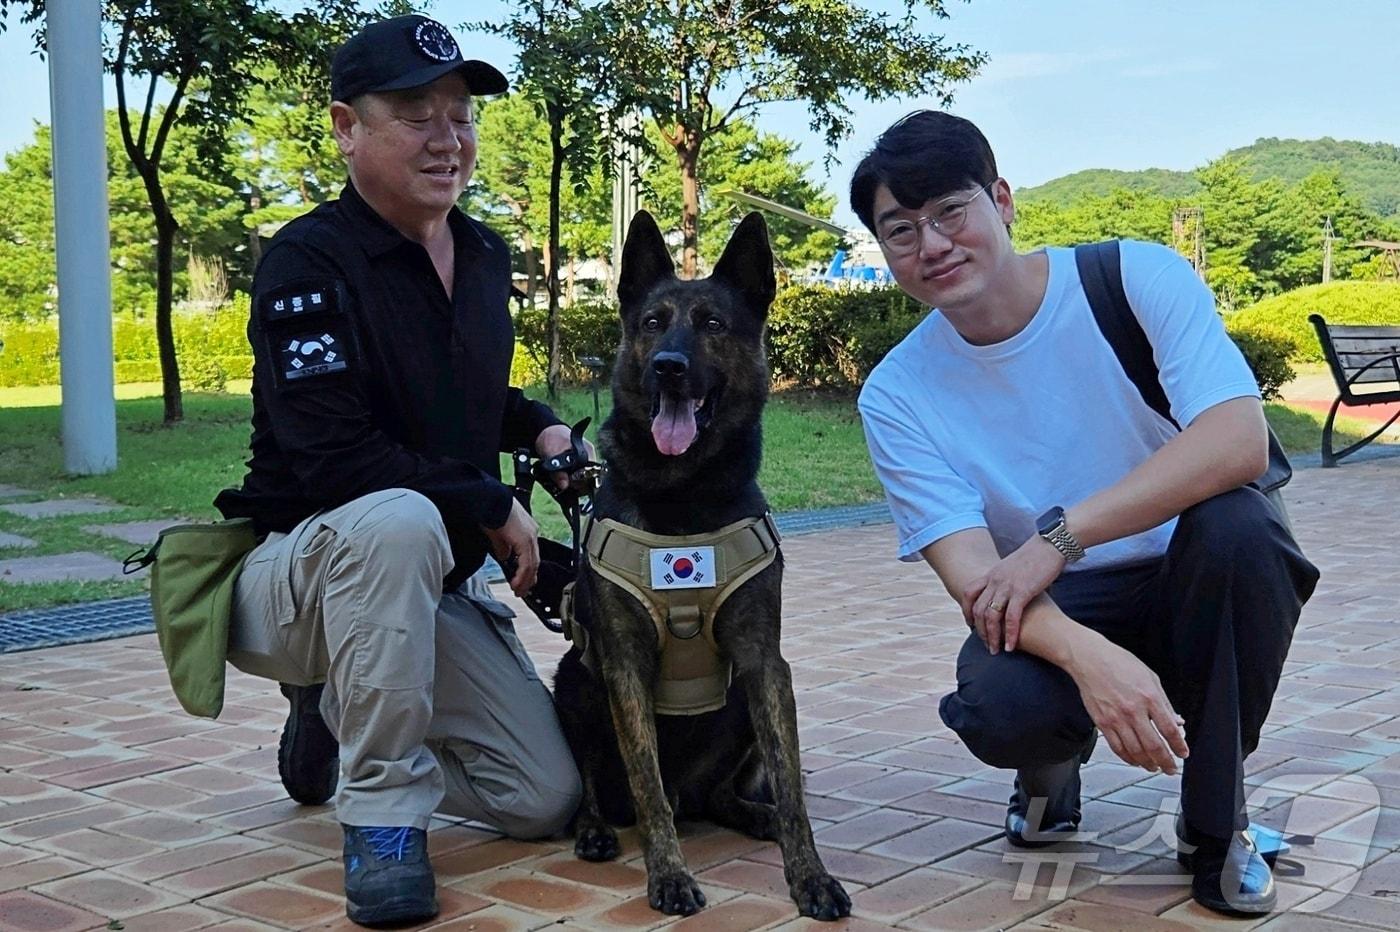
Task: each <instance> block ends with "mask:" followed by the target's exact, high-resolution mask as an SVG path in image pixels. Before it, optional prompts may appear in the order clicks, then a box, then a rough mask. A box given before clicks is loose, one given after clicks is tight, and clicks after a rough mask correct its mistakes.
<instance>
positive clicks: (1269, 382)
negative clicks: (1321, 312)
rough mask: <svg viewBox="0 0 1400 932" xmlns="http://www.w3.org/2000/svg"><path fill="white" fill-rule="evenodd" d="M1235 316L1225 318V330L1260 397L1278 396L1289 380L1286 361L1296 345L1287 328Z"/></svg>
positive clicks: (1268, 398)
mask: <svg viewBox="0 0 1400 932" xmlns="http://www.w3.org/2000/svg"><path fill="white" fill-rule="evenodd" d="M1238 318H1239V315H1232V316H1230V317H1227V318H1225V331H1226V333H1228V334H1229V335H1230V339H1232V340H1234V341H1235V345H1236V346H1238V347H1239V348H1240V352H1241V353H1243V354H1244V359H1245V362H1247V363H1249V368H1250V370H1251V371H1253V373H1254V380H1255V381H1256V382H1258V383H1259V393H1260V394H1261V395H1262V396H1263V397H1264V400H1265V401H1270V400H1273V399H1275V398H1278V397H1279V390H1280V389H1282V388H1283V386H1284V385H1286V384H1288V383H1289V382H1290V381H1292V380H1293V375H1294V372H1293V367H1292V366H1290V365H1289V364H1288V360H1289V358H1290V357H1292V356H1293V354H1294V353H1295V352H1296V351H1297V348H1298V344H1297V342H1296V341H1295V340H1294V339H1293V337H1292V336H1291V335H1290V334H1289V333H1288V332H1287V331H1284V330H1280V329H1278V328H1277V327H1270V326H1268V325H1267V324H1261V323H1251V322H1249V321H1241V320H1239V319H1238Z"/></svg>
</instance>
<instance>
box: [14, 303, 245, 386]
mask: <svg viewBox="0 0 1400 932" xmlns="http://www.w3.org/2000/svg"><path fill="white" fill-rule="evenodd" d="M248 312H249V301H248V296H247V295H246V294H242V293H239V294H236V295H234V298H233V301H232V302H231V303H229V304H226V305H224V306H223V307H220V308H217V309H216V310H214V311H213V312H190V313H179V314H176V315H175V316H174V318H173V321H172V322H173V325H174V328H175V351H176V353H177V354H178V355H179V358H180V363H181V366H182V367H183V368H185V369H187V370H188V378H187V379H186V381H188V382H190V386H191V387H192V388H194V389H195V390H196V391H209V392H218V391H223V390H224V387H225V384H226V382H227V380H228V379H247V378H251V377H252V370H253V357H252V353H251V350H250V348H249V346H248V337H247V327H248ZM0 341H3V346H2V347H0V386H16V385H57V384H58V383H59V365H58V321H57V320H55V319H53V318H50V319H48V320H42V321H29V322H23V323H5V322H4V321H0ZM112 357H113V359H114V361H115V375H116V382H117V383H118V384H125V383H128V382H154V381H159V380H160V359H159V352H158V350H157V348H156V338H155V332H154V329H153V328H152V327H151V326H150V324H149V323H148V322H145V321H133V320H128V319H126V318H115V319H114V320H113V321H112Z"/></svg>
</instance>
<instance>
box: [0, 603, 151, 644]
mask: <svg viewBox="0 0 1400 932" xmlns="http://www.w3.org/2000/svg"><path fill="white" fill-rule="evenodd" d="M155 629H156V626H155V621H154V620H153V619H152V618H151V600H150V598H148V597H147V596H144V595H138V596H134V597H132V598H129V599H108V600H107V601H105V602H85V603H83V604H82V605H60V606H58V607H56V608H43V609H36V610H34V611H27V612H11V613H10V614H8V615H0V654H7V653H10V652H12V651H18V650H34V649H35V648H39V647H58V646H59V645H61V644H85V643H87V642H88V641H105V640H107V639H108V638H119V637H126V636H127V635H130V634H150V633H151V632H152V631H155Z"/></svg>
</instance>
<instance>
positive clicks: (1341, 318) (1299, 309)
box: [1227, 282, 1400, 362]
mask: <svg viewBox="0 0 1400 932" xmlns="http://www.w3.org/2000/svg"><path fill="white" fill-rule="evenodd" d="M1309 314H1321V315H1322V316H1323V317H1325V318H1326V319H1327V322H1328V323H1329V324H1377V325H1384V326H1390V325H1397V324H1400V284H1397V283H1395V282H1330V283H1328V284H1326V285H1308V286H1306V287H1304V288H1297V289H1294V290H1293V291H1288V292H1285V293H1283V294H1281V295H1275V296H1274V297H1272V298H1265V299H1264V300H1263V301H1260V302H1259V303H1257V304H1253V305H1251V306H1249V307H1247V308H1244V309H1242V310H1239V311H1236V312H1235V313H1233V314H1231V315H1230V316H1229V317H1228V318H1227V320H1228V321H1229V322H1230V323H1231V324H1233V325H1237V326H1250V327H1266V328H1271V329H1273V330H1275V331H1281V332H1283V333H1286V334H1288V335H1289V336H1290V337H1292V339H1293V342H1294V343H1295V344H1296V349H1295V350H1294V355H1293V359H1294V360H1295V361H1316V362H1320V361H1321V360H1322V347H1321V346H1320V345H1319V344H1318V342H1317V332H1316V331H1315V330H1313V326H1312V324H1310V323H1308V315H1309Z"/></svg>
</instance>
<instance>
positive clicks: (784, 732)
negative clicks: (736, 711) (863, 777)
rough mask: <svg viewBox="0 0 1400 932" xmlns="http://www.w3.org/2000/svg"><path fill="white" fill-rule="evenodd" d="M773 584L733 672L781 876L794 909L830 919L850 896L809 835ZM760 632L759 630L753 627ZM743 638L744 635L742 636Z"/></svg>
mask: <svg viewBox="0 0 1400 932" xmlns="http://www.w3.org/2000/svg"><path fill="white" fill-rule="evenodd" d="M779 598H780V597H779V595H778V593H777V591H776V587H775V588H774V590H773V591H772V592H771V595H769V596H767V597H765V598H764V600H763V602H762V603H761V604H758V605H755V606H754V609H755V611H756V612H759V613H765V610H766V613H771V614H770V615H769V617H770V618H771V621H764V622H761V623H755V622H757V620H756V619H751V620H750V622H749V624H748V625H746V628H747V630H748V631H749V632H754V633H755V635H754V642H753V643H749V644H747V645H746V646H747V647H748V649H746V650H740V651H737V652H736V653H735V656H734V661H735V667H736V669H737V672H738V673H739V675H740V676H741V677H742V681H743V684H744V692H745V694H746V696H747V697H748V700H749V710H750V715H752V717H753V726H754V736H755V738H756V739H757V742H758V747H759V749H760V751H761V753H762V754H763V762H764V766H765V769H766V770H767V771H768V780H769V785H770V786H771V788H772V791H773V802H774V804H775V806H776V808H777V814H778V825H777V835H778V845H779V847H781V848H782V849H783V876H784V877H785V878H786V880H787V882H788V892H789V893H791V894H792V898H793V900H794V901H795V902H796V903H797V908H798V911H799V912H801V913H802V915H804V916H812V917H814V918H816V919H824V920H834V919H840V918H841V917H842V916H849V915H850V913H851V898H850V897H849V896H847V895H846V891H845V890H844V889H843V888H842V886H841V884H840V882H839V881H837V880H836V878H835V877H832V876H831V875H830V874H829V873H827V870H826V867H825V866H824V865H823V864H822V861H821V856H820V855H818V854H817V846H816V842H815V841H813V839H812V823H811V822H810V821H809V819H808V818H807V803H806V800H805V799H804V798H803V795H802V761H801V757H800V754H799V750H798V744H797V705H796V702H795V700H794V699H793V693H792V671H791V669H790V668H789V667H788V663H787V661H786V660H784V659H783V657H782V654H781V653H780V652H779V649H778V632H779V630H780V624H781V622H780V621H779V614H778V611H779V609H778V602H779ZM757 632H761V633H757ZM745 640H746V641H747V640H748V639H745Z"/></svg>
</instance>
